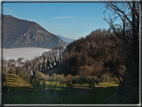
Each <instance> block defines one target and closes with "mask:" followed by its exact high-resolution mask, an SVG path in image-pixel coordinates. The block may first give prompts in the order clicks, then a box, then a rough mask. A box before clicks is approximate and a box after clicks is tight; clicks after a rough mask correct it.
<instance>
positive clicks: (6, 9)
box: [3, 3, 109, 39]
mask: <svg viewBox="0 0 142 107" xmlns="http://www.w3.org/2000/svg"><path fill="white" fill-rule="evenodd" d="M104 9H105V8H104V4H102V3H3V14H5V15H12V16H14V17H17V18H19V19H25V20H31V21H34V22H37V23H38V24H40V25H41V26H42V27H44V28H45V29H46V30H47V31H49V32H51V33H53V34H58V35H61V36H64V37H67V38H72V39H78V38H80V37H85V36H86V35H88V34H90V33H91V32H92V31H93V30H95V29H97V28H106V29H108V28H109V25H108V24H107V23H106V22H105V21H104V20H103V18H104V14H103V11H104Z"/></svg>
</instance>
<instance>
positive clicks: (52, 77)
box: [49, 73, 66, 82]
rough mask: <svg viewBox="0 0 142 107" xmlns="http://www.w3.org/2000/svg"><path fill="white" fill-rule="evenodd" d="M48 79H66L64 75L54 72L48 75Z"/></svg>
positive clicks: (59, 80) (57, 80) (56, 80)
mask: <svg viewBox="0 0 142 107" xmlns="http://www.w3.org/2000/svg"><path fill="white" fill-rule="evenodd" d="M49 80H50V81H52V82H53V81H55V82H63V81H65V80H66V79H65V77H64V75H63V74H56V73H53V75H52V76H50V77H49Z"/></svg>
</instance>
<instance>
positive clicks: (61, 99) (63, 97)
mask: <svg viewBox="0 0 142 107" xmlns="http://www.w3.org/2000/svg"><path fill="white" fill-rule="evenodd" d="M48 84H49V83H48ZM4 85H7V87H8V92H7V93H4V94H3V97H2V101H3V104H65V103H68V104H103V103H104V102H105V101H106V100H107V98H109V97H110V96H111V95H112V94H114V92H115V90H116V89H117V85H118V84H116V83H114V82H112V83H111V82H107V83H103V84H101V86H99V85H98V86H96V87H94V88H89V87H87V86H84V87H80V86H79V87H74V88H72V89H71V88H67V87H64V88H62V89H61V88H60V89H59V88H58V89H57V88H54V89H51V88H49V87H47V91H46V93H44V92H43V91H41V90H40V91H39V90H38V91H35V90H33V88H32V86H31V85H30V84H26V83H25V82H24V81H23V80H22V79H21V78H20V77H18V76H15V75H7V82H6V83H5V84H4ZM107 86H109V87H107ZM58 87H59V86H58Z"/></svg>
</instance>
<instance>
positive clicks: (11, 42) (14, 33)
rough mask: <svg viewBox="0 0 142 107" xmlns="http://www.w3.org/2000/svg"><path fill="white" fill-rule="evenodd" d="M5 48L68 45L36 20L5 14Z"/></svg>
mask: <svg viewBox="0 0 142 107" xmlns="http://www.w3.org/2000/svg"><path fill="white" fill-rule="evenodd" d="M2 19H3V20H2V21H3V26H2V27H3V48H18V47H41V48H49V49H51V48H53V47H56V46H63V47H65V46H67V43H65V42H64V41H63V40H61V39H60V38H59V37H57V36H56V35H54V34H52V33H50V32H48V31H47V30H45V29H44V28H43V27H41V26H40V25H39V24H37V23H36V22H32V21H27V20H22V19H18V18H16V17H13V16H11V15H3V16H2Z"/></svg>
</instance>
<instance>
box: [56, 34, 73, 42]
mask: <svg viewBox="0 0 142 107" xmlns="http://www.w3.org/2000/svg"><path fill="white" fill-rule="evenodd" d="M56 36H58V37H59V38H60V39H62V40H63V41H64V42H66V43H67V44H69V43H71V42H73V41H74V39H69V38H66V37H63V36H60V35H56Z"/></svg>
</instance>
